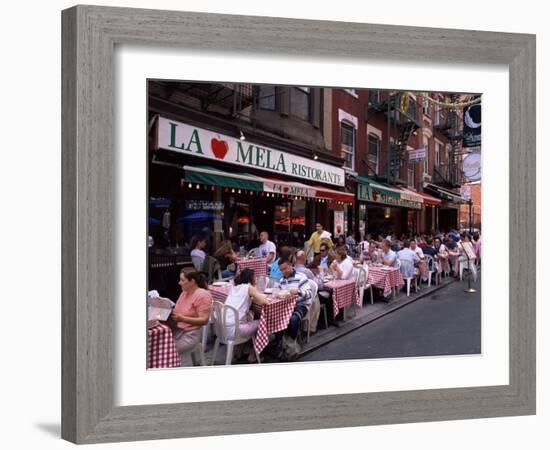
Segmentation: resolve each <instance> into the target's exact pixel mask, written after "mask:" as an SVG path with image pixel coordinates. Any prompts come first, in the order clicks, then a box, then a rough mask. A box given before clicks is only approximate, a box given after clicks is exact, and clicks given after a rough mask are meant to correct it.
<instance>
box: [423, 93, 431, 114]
mask: <svg viewBox="0 0 550 450" xmlns="http://www.w3.org/2000/svg"><path fill="white" fill-rule="evenodd" d="M422 112H423V113H424V115H425V116H428V117H429V116H430V101H429V100H428V99H427V98H425V97H424V100H423V102H422Z"/></svg>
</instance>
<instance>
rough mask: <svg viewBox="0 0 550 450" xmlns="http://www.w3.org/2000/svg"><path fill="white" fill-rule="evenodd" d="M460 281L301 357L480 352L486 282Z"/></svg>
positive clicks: (303, 358)
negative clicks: (470, 290) (469, 290)
mask: <svg viewBox="0 0 550 450" xmlns="http://www.w3.org/2000/svg"><path fill="white" fill-rule="evenodd" d="M472 286H473V287H474V288H476V289H477V292H476V293H473V294H470V293H465V292H464V289H465V288H466V287H467V283H466V282H464V281H462V282H460V281H457V282H454V283H452V284H451V285H449V286H446V287H444V288H442V289H441V290H439V291H436V292H435V293H433V294H432V295H431V296H428V297H424V298H421V299H419V300H417V301H416V302H414V303H411V304H409V305H406V306H405V307H403V308H401V309H398V310H397V311H394V312H392V313H390V314H387V315H386V316H383V317H381V318H380V319H378V320H376V321H374V322H371V323H369V324H367V325H365V326H363V327H361V328H359V329H357V330H355V331H353V332H351V333H349V334H347V335H345V336H342V337H340V338H338V339H336V340H334V341H332V342H330V343H328V344H327V345H325V346H323V347H321V348H319V349H317V350H314V351H312V352H311V353H308V354H306V355H304V356H303V357H301V358H300V361H327V360H343V359H367V358H399V357H407V356H437V355H465V354H476V353H481V301H480V299H481V283H480V282H479V281H478V283H476V284H472Z"/></svg>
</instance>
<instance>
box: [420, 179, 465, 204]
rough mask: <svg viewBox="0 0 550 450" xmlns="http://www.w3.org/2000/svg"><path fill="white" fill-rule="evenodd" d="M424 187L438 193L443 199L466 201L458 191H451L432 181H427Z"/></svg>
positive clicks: (457, 201)
mask: <svg viewBox="0 0 550 450" xmlns="http://www.w3.org/2000/svg"><path fill="white" fill-rule="evenodd" d="M424 189H427V190H428V192H430V193H431V194H434V195H436V196H437V197H439V198H441V199H443V200H450V201H452V202H455V203H464V202H465V200H464V199H463V198H462V197H461V196H460V195H459V194H457V193H456V192H452V191H449V190H447V189H444V188H442V187H440V186H437V185H435V184H431V183H425V184H424Z"/></svg>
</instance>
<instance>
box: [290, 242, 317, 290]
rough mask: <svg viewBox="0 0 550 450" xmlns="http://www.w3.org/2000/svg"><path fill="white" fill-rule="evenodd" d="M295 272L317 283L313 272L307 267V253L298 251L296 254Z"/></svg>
mask: <svg viewBox="0 0 550 450" xmlns="http://www.w3.org/2000/svg"><path fill="white" fill-rule="evenodd" d="M294 270H295V271H296V272H298V273H303V274H304V275H305V276H306V277H307V278H308V280H313V281H315V282H317V280H316V278H315V275H314V274H313V272H312V271H311V270H310V269H308V268H307V267H306V252H304V251H303V250H298V251H297V252H296V263H295V264H294Z"/></svg>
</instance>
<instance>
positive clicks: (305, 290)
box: [279, 258, 313, 339]
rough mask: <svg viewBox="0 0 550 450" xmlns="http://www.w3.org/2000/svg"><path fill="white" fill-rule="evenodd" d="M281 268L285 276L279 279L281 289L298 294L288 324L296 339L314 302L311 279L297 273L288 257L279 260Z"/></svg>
mask: <svg viewBox="0 0 550 450" xmlns="http://www.w3.org/2000/svg"><path fill="white" fill-rule="evenodd" d="M279 269H280V270H281V272H282V274H283V277H282V278H281V280H280V281H279V286H280V287H281V289H286V290H288V291H289V292H290V294H291V295H297V296H298V298H297V299H296V306H295V308H294V311H293V312H292V316H291V317H290V321H289V324H288V328H287V331H288V334H289V335H290V337H291V338H292V339H296V336H298V330H299V329H300V323H301V321H302V319H303V318H304V317H305V315H306V314H307V311H308V309H309V307H310V306H311V302H312V300H313V299H312V295H311V286H310V284H309V280H308V279H307V277H306V276H305V275H304V274H303V273H297V272H296V271H295V270H294V265H293V264H292V262H291V261H290V260H289V259H287V258H281V259H280V260H279Z"/></svg>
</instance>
